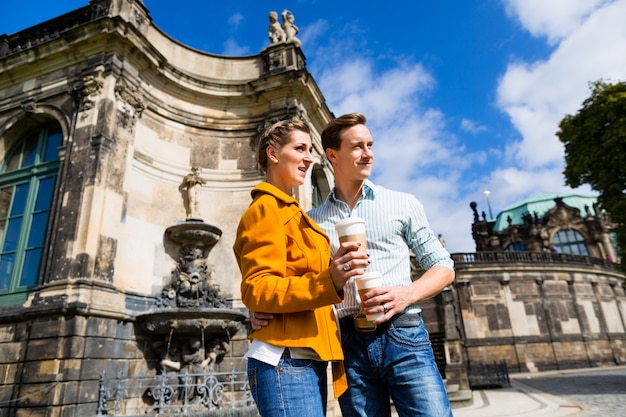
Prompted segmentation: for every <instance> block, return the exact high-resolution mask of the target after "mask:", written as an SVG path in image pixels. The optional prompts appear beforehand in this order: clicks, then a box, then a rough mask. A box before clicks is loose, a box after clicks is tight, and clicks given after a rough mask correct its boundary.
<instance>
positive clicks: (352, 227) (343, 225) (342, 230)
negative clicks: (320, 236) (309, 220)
mask: <svg viewBox="0 0 626 417" xmlns="http://www.w3.org/2000/svg"><path fill="white" fill-rule="evenodd" d="M335 230H337V235H338V236H339V243H343V242H359V243H361V246H360V247H359V251H360V252H363V253H367V240H366V238H365V220H363V219H362V218H360V217H348V218H347V219H343V220H340V221H339V222H337V224H335ZM363 269H365V268H363Z"/></svg>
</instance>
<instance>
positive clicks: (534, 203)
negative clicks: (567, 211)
mask: <svg viewBox="0 0 626 417" xmlns="http://www.w3.org/2000/svg"><path fill="white" fill-rule="evenodd" d="M558 197H561V198H562V199H563V203H565V204H566V205H568V206H570V207H574V208H577V209H578V210H580V216H581V217H582V218H585V217H587V216H588V214H587V211H586V210H585V206H587V207H589V210H591V213H592V215H593V205H594V204H595V203H596V202H597V200H598V198H597V197H591V196H581V195H575V194H572V195H562V194H558V193H548V192H542V193H537V194H535V195H533V196H532V197H529V198H527V199H526V200H524V201H522V202H520V203H518V204H516V205H514V206H512V207H509V208H507V209H505V210H503V211H502V212H500V213H499V214H498V216H497V217H496V224H495V225H494V232H496V233H497V232H501V231H503V230H504V229H506V228H507V227H509V222H508V221H507V218H509V217H510V218H511V224H512V225H516V224H523V223H524V220H523V217H522V216H524V215H525V214H530V215H532V216H534V215H535V213H536V214H537V217H539V218H541V217H542V216H543V215H544V214H546V213H547V212H548V211H549V210H551V209H552V208H553V207H554V206H556V202H555V201H554V199H555V198H558Z"/></svg>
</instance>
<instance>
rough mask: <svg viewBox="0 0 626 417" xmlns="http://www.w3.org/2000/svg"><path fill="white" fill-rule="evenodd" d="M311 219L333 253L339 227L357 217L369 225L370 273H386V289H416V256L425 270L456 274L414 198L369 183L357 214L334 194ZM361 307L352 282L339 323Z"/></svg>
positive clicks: (339, 311)
mask: <svg viewBox="0 0 626 417" xmlns="http://www.w3.org/2000/svg"><path fill="white" fill-rule="evenodd" d="M308 214H309V216H311V218H313V220H315V222H317V224H319V225H320V226H321V227H322V229H324V231H325V232H326V233H327V234H328V236H329V237H330V244H331V249H332V251H333V252H335V251H336V250H337V248H338V246H339V238H338V237H337V232H336V231H335V223H337V222H338V221H339V220H342V219H345V218H347V217H351V216H356V217H361V218H363V219H365V233H366V235H367V252H368V253H369V255H370V261H371V264H370V266H369V267H368V270H371V271H378V272H380V273H381V274H382V275H383V282H384V285H388V286H398V287H400V286H405V285H409V284H411V282H412V280H411V264H410V255H411V253H412V254H413V255H415V257H416V259H417V261H418V262H419V264H420V266H421V267H422V268H424V269H425V270H428V269H430V268H431V267H433V266H435V265H440V266H444V267H447V268H449V269H451V270H454V262H453V261H452V259H451V257H450V254H449V253H448V251H447V250H446V249H445V248H444V247H443V246H442V245H441V242H440V241H439V239H438V238H437V237H436V236H435V234H434V232H433V231H432V230H431V228H430V226H429V224H428V220H427V218H426V213H425V211H424V207H423V206H422V204H421V203H420V202H419V201H418V200H417V198H415V197H414V196H413V195H411V194H408V193H402V192H399V191H392V190H388V189H386V188H384V187H381V186H379V185H374V184H373V183H372V182H371V181H369V180H368V181H366V182H365V184H364V186H363V192H362V195H361V197H359V200H358V201H357V203H356V205H355V206H354V208H353V209H352V210H350V207H348V205H347V204H346V203H345V202H343V201H341V200H338V199H337V198H336V196H335V190H334V189H333V191H332V192H331V193H330V194H329V196H328V197H327V198H326V201H325V202H324V203H323V204H322V205H321V206H319V207H317V208H314V209H312V210H310V211H309V212H308ZM359 304H360V299H359V295H358V292H357V291H356V285H355V283H354V278H351V279H350V281H348V282H347V283H346V286H345V287H344V301H343V302H342V303H341V304H338V305H336V309H337V315H338V317H339V318H342V317H346V316H350V315H354V314H356V313H358V311H359ZM420 311H421V308H420V306H419V304H414V305H412V306H409V307H408V308H407V309H406V310H405V312H407V313H417V312H420Z"/></svg>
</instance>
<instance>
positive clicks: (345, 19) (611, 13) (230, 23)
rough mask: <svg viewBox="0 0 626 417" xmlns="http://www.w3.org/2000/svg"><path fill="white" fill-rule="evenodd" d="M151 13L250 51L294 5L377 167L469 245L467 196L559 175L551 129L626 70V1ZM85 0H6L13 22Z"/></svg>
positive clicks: (307, 41)
mask: <svg viewBox="0 0 626 417" xmlns="http://www.w3.org/2000/svg"><path fill="white" fill-rule="evenodd" d="M144 3H145V5H146V6H147V8H148V10H149V11H150V14H151V16H152V19H153V22H154V24H156V25H157V26H158V27H159V28H160V29H161V30H163V31H164V32H165V33H166V34H168V35H169V36H171V37H172V38H174V39H176V40H178V41H179V42H181V43H184V44H186V45H188V46H190V47H193V48H195V49H198V50H200V51H204V52H209V53H214V54H221V55H230V56H238V55H253V54H258V53H259V52H260V51H261V50H262V49H263V48H265V47H266V46H268V45H269V40H268V39H267V25H268V19H267V14H268V12H269V11H271V10H275V11H278V13H279V14H280V12H281V11H282V10H283V9H289V10H290V11H291V12H292V13H293V14H294V16H295V24H296V25H297V26H298V28H299V30H300V32H299V34H298V38H299V39H300V40H301V41H302V50H303V52H304V54H305V56H306V58H307V67H308V69H309V71H310V72H311V73H312V74H313V76H314V78H315V79H316V81H317V83H318V85H319V86H320V89H321V91H322V93H323V94H324V96H325V98H326V100H327V103H328V106H329V108H330V109H331V111H332V112H333V113H334V114H335V115H340V114H343V113H347V112H352V111H359V112H362V113H364V114H365V115H366V116H367V117H368V124H369V126H370V129H371V130H372V133H373V135H374V140H375V144H374V151H375V155H376V158H375V168H374V174H373V180H374V181H375V182H377V183H379V184H382V185H385V186H387V187H389V188H394V189H399V190H403V191H407V192H410V193H412V194H414V195H415V196H417V197H418V198H419V199H420V201H422V203H423V204H424V206H425V208H426V212H427V214H428V216H429V218H430V221H431V226H432V227H433V229H434V230H435V232H436V233H441V234H443V237H444V239H445V240H446V242H447V247H448V249H449V250H450V252H453V253H454V252H473V251H474V250H475V246H474V241H473V240H472V237H471V224H472V220H473V217H472V212H471V209H470V208H469V204H470V202H471V201H476V202H477V203H478V208H479V211H485V212H486V213H487V214H489V211H488V208H487V199H486V197H485V195H484V191H485V190H486V189H488V190H489V191H490V192H491V194H490V196H489V203H490V204H491V207H492V211H493V213H494V215H495V214H497V213H498V212H500V211H501V210H504V209H506V208H507V207H510V206H513V205H516V204H517V203H518V202H520V201H522V200H524V199H526V198H528V197H530V196H532V195H534V194H536V193H538V192H556V193H563V194H570V193H577V194H582V195H595V193H594V192H593V191H592V190H590V189H589V188H588V187H581V188H579V189H577V190H571V189H569V188H567V187H565V185H564V179H563V174H562V171H563V167H564V154H563V146H562V145H561V144H560V142H559V141H558V138H557V137H556V135H555V132H556V131H557V130H558V123H559V122H560V120H561V119H562V118H563V116H564V115H566V114H573V113H575V112H576V111H577V110H578V109H579V108H580V106H581V104H582V102H583V100H584V99H585V98H587V97H588V96H589V93H590V90H589V82H591V81H594V80H598V79H604V80H606V81H622V80H625V79H626V24H624V18H625V17H626V0H549V1H546V0H482V1H479V0H438V1H429V2H426V1H415V0H413V1H408V0H407V1H395V0H390V1H387V2H384V3H381V2H348V1H344V2H342V1H337V0H335V1H328V0H290V1H287V0H284V1H273V0H268V1H259V0H229V1H220V2H217V1H208V0H177V1H176V2H169V1H162V0H145V1H144ZM87 4H88V1H87V0H82V1H81V0H63V1H50V0H22V1H21V2H8V3H7V4H5V5H4V6H3V13H2V14H0V33H6V34H11V33H14V32H17V31H19V30H22V29H25V28H27V27H29V26H32V25H35V24H37V23H41V22H43V21H45V20H47V19H50V18H53V17H56V16H58V15H60V14H63V13H66V12H68V11H71V10H74V9H76V8H79V7H82V6H85V5H87Z"/></svg>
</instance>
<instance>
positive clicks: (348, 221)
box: [335, 217, 365, 227]
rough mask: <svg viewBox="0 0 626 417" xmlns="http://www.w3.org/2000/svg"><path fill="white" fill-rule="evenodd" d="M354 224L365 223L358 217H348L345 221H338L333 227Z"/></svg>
mask: <svg viewBox="0 0 626 417" xmlns="http://www.w3.org/2000/svg"><path fill="white" fill-rule="evenodd" d="M354 223H365V220H363V219H362V218H360V217H348V218H347V219H342V220H339V221H338V222H337V223H336V224H335V227H339V226H345V225H348V224H354Z"/></svg>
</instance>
